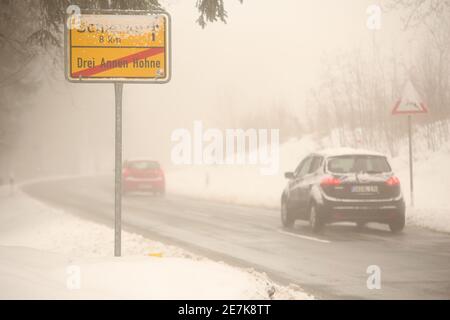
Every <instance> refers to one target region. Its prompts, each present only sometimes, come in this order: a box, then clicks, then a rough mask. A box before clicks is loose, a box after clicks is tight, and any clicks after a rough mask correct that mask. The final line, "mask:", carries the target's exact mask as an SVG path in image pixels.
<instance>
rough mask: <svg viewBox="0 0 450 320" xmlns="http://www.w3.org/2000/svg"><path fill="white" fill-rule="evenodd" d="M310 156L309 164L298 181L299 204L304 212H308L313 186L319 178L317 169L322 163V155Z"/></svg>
mask: <svg viewBox="0 0 450 320" xmlns="http://www.w3.org/2000/svg"><path fill="white" fill-rule="evenodd" d="M310 158H311V161H310V162H309V166H308V168H304V174H303V176H302V177H301V179H300V181H299V183H298V205H299V207H300V208H301V212H303V213H306V212H307V209H308V206H309V200H310V194H311V188H312V186H313V184H314V183H315V181H316V179H317V171H318V169H319V167H320V165H321V163H322V157H320V156H312V157H310ZM302 171H303V170H302Z"/></svg>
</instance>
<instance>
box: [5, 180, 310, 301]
mask: <svg viewBox="0 0 450 320" xmlns="http://www.w3.org/2000/svg"><path fill="white" fill-rule="evenodd" d="M112 247H113V231H112V230H111V228H109V227H106V226H103V225H100V224H97V223H93V222H89V221H85V220H82V219H79V218H77V217H75V216H72V215H70V214H68V213H65V212H63V211H61V210H58V209H54V208H51V207H48V206H47V205H44V204H42V203H40V202H38V201H36V200H34V199H31V198H30V197H28V196H27V195H25V194H23V193H21V192H20V191H16V192H15V193H14V195H12V196H11V195H10V194H9V190H8V188H5V187H0V299H55V298H58V299H271V298H272V299H308V298H312V297H310V296H308V295H307V294H305V293H303V292H302V291H301V290H300V288H298V287H296V286H289V287H283V286H279V285H277V284H275V283H273V282H272V281H271V280H270V279H268V277H267V276H266V275H265V274H263V273H258V272H256V271H254V270H251V269H248V270H247V269H240V268H235V267H231V266H229V265H227V264H224V263H222V262H214V261H211V260H208V259H205V258H202V257H198V256H195V255H193V254H191V253H189V252H186V251H184V250H181V249H179V248H177V247H173V246H167V245H164V244H162V243H159V242H155V241H151V240H149V239H146V238H143V237H142V236H140V235H136V234H132V233H128V232H124V233H123V257H122V258H114V257H112V255H113V248H112Z"/></svg>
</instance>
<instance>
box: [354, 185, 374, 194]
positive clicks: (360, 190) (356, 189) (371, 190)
mask: <svg viewBox="0 0 450 320" xmlns="http://www.w3.org/2000/svg"><path fill="white" fill-rule="evenodd" d="M352 192H355V193H378V186H353V187H352Z"/></svg>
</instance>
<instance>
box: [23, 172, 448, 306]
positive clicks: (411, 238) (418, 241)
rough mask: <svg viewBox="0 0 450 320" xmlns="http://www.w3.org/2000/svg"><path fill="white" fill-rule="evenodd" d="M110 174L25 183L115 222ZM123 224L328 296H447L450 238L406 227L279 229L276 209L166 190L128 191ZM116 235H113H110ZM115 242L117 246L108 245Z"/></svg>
mask: <svg viewBox="0 0 450 320" xmlns="http://www.w3.org/2000/svg"><path fill="white" fill-rule="evenodd" d="M113 187H114V184H113V177H90V178H76V179H75V178H74V179H65V180H52V181H46V182H37V183H33V184H28V185H25V186H24V187H23V190H24V191H25V192H27V193H28V194H30V195H31V196H33V197H35V198H37V199H39V200H42V201H44V202H47V203H49V204H51V205H53V206H57V207H60V208H63V209H65V210H66V211H67V212H71V213H73V214H76V215H79V216H81V217H83V218H88V219H90V220H94V221H97V222H101V223H106V224H108V225H111V226H112V225H113V219H114V190H113ZM122 217H123V223H124V228H125V229H128V230H130V231H133V232H137V233H140V234H142V235H144V236H147V237H149V238H150V239H155V240H161V241H164V242H165V243H167V244H174V245H177V246H180V247H183V248H185V249H187V250H190V251H192V252H196V253H200V254H202V255H205V256H207V257H209V258H212V259H216V260H223V261H225V262H227V263H230V264H233V265H238V266H244V267H252V268H254V269H256V270H257V271H264V272H266V273H267V274H268V275H269V276H270V277H272V278H273V279H274V280H277V281H279V282H282V283H284V284H287V283H295V284H298V285H300V286H301V287H302V288H304V289H305V290H306V291H307V292H308V293H311V294H314V295H315V296H316V297H318V298H327V299H365V298H370V299H403V298H404V299H449V298H450V235H448V234H443V233H437V232H433V231H430V230H426V229H422V228H418V227H411V226H407V227H406V229H405V231H404V232H403V233H402V234H398V235H394V234H391V233H390V232H389V231H388V228H387V227H385V226H377V225H373V226H372V225H370V227H369V228H366V229H364V230H361V231H358V230H357V229H356V227H355V226H354V225H350V224H348V225H343V224H342V225H331V226H327V227H326V229H325V232H324V233H323V234H320V235H315V234H313V233H312V232H311V231H310V229H309V226H308V225H307V224H306V222H297V225H296V226H295V228H294V229H292V230H285V229H282V228H281V223H280V218H279V212H278V210H275V209H267V208H258V207H248V206H240V205H232V204H224V203H219V202H212V201H208V200H196V199H188V198H185V197H180V196H176V195H171V194H168V195H167V196H166V197H165V198H159V197H153V196H151V195H147V194H139V195H130V196H127V197H126V198H125V199H124V201H123V212H122ZM112 239H113V235H112V234H111V240H112ZM111 246H113V243H112V242H111ZM370 265H377V266H379V267H380V268H381V289H380V290H376V289H374V290H369V289H367V286H366V281H367V278H368V276H369V275H368V274H367V273H366V270H367V267H368V266H370Z"/></svg>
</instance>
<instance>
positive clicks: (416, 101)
mask: <svg viewBox="0 0 450 320" xmlns="http://www.w3.org/2000/svg"><path fill="white" fill-rule="evenodd" d="M423 113H428V108H427V107H426V105H425V103H423V101H422V99H421V98H420V96H419V94H418V93H417V91H416V89H415V88H414V86H413V84H412V83H411V81H408V82H407V83H406V85H405V88H404V90H403V94H402V98H401V99H400V100H398V101H397V102H396V104H395V105H394V108H393V109H392V114H393V115H407V116H408V145H409V191H410V196H411V199H410V200H411V207H414V178H413V150H412V147H413V145H412V138H413V137H412V115H413V114H423Z"/></svg>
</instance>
